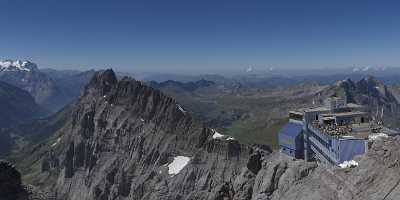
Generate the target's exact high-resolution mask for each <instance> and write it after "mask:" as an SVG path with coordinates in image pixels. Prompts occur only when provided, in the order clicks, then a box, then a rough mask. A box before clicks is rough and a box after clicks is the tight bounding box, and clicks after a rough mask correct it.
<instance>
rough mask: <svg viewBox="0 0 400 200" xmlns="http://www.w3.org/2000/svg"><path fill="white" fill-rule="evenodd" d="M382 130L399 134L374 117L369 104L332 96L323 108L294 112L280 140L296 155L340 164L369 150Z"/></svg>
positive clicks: (286, 151) (300, 157)
mask: <svg viewBox="0 0 400 200" xmlns="http://www.w3.org/2000/svg"><path fill="white" fill-rule="evenodd" d="M382 133H385V134H386V135H390V134H395V133H394V132H393V131H392V130H389V129H387V128H385V127H383V126H382V123H381V122H377V121H376V120H373V119H371V117H370V114H369V113H368V112H366V111H365V107H363V106H361V105H357V104H352V103H347V101H346V99H343V98H338V97H331V98H328V99H326V100H325V102H324V104H323V105H322V106H320V107H314V108H306V109H300V110H296V111H290V112H289V122H288V123H287V124H286V125H285V126H284V127H283V128H282V129H281V130H280V131H279V133H278V143H279V149H280V151H281V152H283V153H285V154H287V155H289V156H292V157H294V158H299V159H305V160H307V161H311V160H317V161H319V162H320V163H323V164H327V165H336V166H337V165H339V164H341V163H343V162H345V161H350V160H352V159H353V158H354V156H357V155H361V154H364V153H366V152H367V151H368V142H369V139H370V138H371V136H374V135H378V134H381V135H382Z"/></svg>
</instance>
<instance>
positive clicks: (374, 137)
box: [368, 133, 389, 140]
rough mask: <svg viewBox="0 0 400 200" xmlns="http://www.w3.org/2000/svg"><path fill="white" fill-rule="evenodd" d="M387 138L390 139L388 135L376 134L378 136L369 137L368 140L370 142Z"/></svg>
mask: <svg viewBox="0 0 400 200" xmlns="http://www.w3.org/2000/svg"><path fill="white" fill-rule="evenodd" d="M387 137H389V136H388V135H387V134H384V133H376V134H372V135H370V136H368V139H369V140H377V139H380V138H387Z"/></svg>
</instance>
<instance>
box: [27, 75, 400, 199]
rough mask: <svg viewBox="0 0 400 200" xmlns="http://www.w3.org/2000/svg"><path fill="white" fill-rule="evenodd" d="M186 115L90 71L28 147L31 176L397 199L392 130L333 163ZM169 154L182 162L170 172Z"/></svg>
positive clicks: (212, 191)
mask: <svg viewBox="0 0 400 200" xmlns="http://www.w3.org/2000/svg"><path fill="white" fill-rule="evenodd" d="M214 134H215V132H214V131H213V130H211V129H208V128H207V127H205V126H204V125H203V124H202V123H200V122H198V121H196V120H194V119H193V118H192V117H191V116H190V115H189V114H188V113H187V112H186V111H185V110H184V108H182V107H181V106H180V105H179V104H178V103H177V102H176V101H175V100H174V99H172V98H170V97H167V96H165V95H163V94H162V93H161V92H160V91H158V90H155V89H153V88H151V87H148V86H146V85H144V84H143V83H141V82H138V81H135V80H133V79H128V78H125V79H122V80H120V81H118V80H117V78H116V76H115V74H114V72H113V71H112V70H105V71H102V72H99V73H97V74H96V75H95V77H94V78H93V79H92V81H91V82H90V83H89V84H88V85H87V86H86V87H85V90H84V91H83V93H82V96H81V98H80V99H79V101H78V102H77V104H76V106H75V108H74V109H73V111H72V114H71V117H70V119H69V120H68V122H67V123H66V124H65V126H64V127H62V128H61V129H59V130H58V131H57V132H56V133H55V135H54V136H53V137H52V139H53V140H52V141H51V142H49V143H47V144H45V145H40V146H38V147H36V148H35V149H36V150H35V151H33V152H34V154H35V153H37V152H40V153H41V154H42V155H45V156H44V157H42V159H41V160H40V162H41V166H42V167H41V172H40V173H39V174H37V175H36V176H35V177H36V180H35V181H36V183H37V184H38V185H40V186H41V187H42V188H48V189H51V190H52V191H53V192H54V195H55V197H56V198H57V199H88V200H89V199H143V200H144V199H210V200H214V199H215V200H219V199H232V200H233V199H238V200H239V199H248V200H250V199H251V200H261V199H273V200H275V199H300V200H301V199H304V200H306V199H332V200H333V199H396V197H397V196H398V195H399V192H400V188H398V185H399V180H400V178H399V176H398V174H400V173H398V172H399V170H400V166H399V160H398V158H399V157H400V151H399V150H398V149H399V148H397V147H398V146H399V145H400V142H399V141H400V139H399V138H383V139H379V140H376V141H374V142H371V144H370V145H371V150H370V151H369V152H368V153H367V154H366V155H364V156H361V157H358V158H356V160H357V161H358V163H359V166H358V167H356V168H349V169H335V168H327V167H324V166H318V165H317V163H315V162H304V161H302V160H293V159H292V158H290V157H287V156H286V155H284V154H281V153H279V152H273V153H271V151H270V150H269V148H268V147H265V146H245V145H241V144H239V143H238V142H237V141H236V140H234V139H231V138H226V137H213V136H214ZM178 157H185V158H189V160H190V161H189V163H188V164H185V165H184V166H183V169H181V170H180V171H179V170H178V172H177V173H174V174H171V173H170V167H171V165H172V163H174V162H175V160H176V159H177V158H178Z"/></svg>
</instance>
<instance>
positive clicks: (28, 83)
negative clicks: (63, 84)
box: [0, 60, 65, 110]
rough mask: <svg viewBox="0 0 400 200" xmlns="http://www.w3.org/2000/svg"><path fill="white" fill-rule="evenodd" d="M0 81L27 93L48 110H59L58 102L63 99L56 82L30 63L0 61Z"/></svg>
mask: <svg viewBox="0 0 400 200" xmlns="http://www.w3.org/2000/svg"><path fill="white" fill-rule="evenodd" d="M0 81H4V82H6V83H8V84H11V85H14V86H16V87H18V88H21V89H23V90H25V91H27V92H29V93H30V94H31V95H32V96H33V97H34V98H35V101H36V103H38V104H39V105H41V106H43V107H45V108H47V109H49V110H57V109H58V108H60V107H61V105H59V102H62V100H63V99H65V96H64V95H63V93H62V91H61V90H60V89H59V88H58V87H57V85H56V82H55V81H53V80H52V79H51V78H50V77H49V76H47V75H46V74H45V73H43V72H41V71H40V70H39V68H38V66H37V65H36V64H35V63H33V62H30V61H21V60H3V61H0Z"/></svg>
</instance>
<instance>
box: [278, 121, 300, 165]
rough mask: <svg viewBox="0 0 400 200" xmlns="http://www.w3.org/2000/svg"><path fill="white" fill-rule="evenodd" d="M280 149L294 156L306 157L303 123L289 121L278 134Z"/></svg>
mask: <svg viewBox="0 0 400 200" xmlns="http://www.w3.org/2000/svg"><path fill="white" fill-rule="evenodd" d="M278 143H279V149H280V150H281V151H282V152H283V153H285V154H287V155H289V156H292V157H295V158H304V141H303V125H302V123H301V122H296V121H294V120H291V121H289V122H288V123H287V124H286V125H285V126H284V127H283V128H282V129H281V130H280V131H279V134H278Z"/></svg>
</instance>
